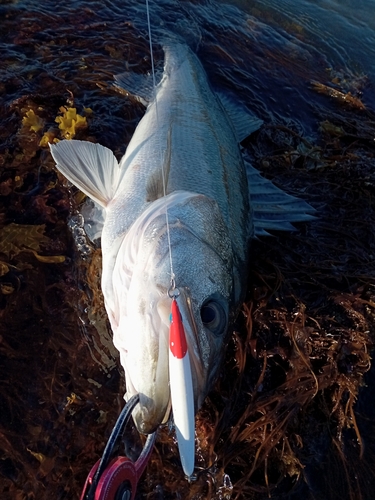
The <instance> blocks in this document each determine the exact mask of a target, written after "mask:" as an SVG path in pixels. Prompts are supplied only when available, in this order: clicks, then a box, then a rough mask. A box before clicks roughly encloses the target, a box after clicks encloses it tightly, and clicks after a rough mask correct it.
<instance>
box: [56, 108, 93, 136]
mask: <svg viewBox="0 0 375 500" xmlns="http://www.w3.org/2000/svg"><path fill="white" fill-rule="evenodd" d="M60 112H61V113H62V116H57V117H56V119H55V122H56V123H58V124H59V129H60V130H61V135H62V136H63V137H64V139H73V137H74V136H75V134H76V129H79V128H86V127H87V121H86V117H85V116H81V115H79V114H77V109H76V108H67V107H65V106H61V108H60Z"/></svg>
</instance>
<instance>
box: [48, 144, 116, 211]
mask: <svg viewBox="0 0 375 500" xmlns="http://www.w3.org/2000/svg"><path fill="white" fill-rule="evenodd" d="M50 149H51V154H52V156H53V159H54V160H55V162H56V167H57V168H58V170H60V172H61V173H62V174H64V175H65V177H66V178H67V179H69V180H70V182H72V183H73V184H74V185H75V186H77V187H78V188H79V189H80V190H81V191H83V192H84V193H85V194H86V195H87V196H89V197H90V198H91V199H93V200H94V201H95V202H96V203H99V205H101V206H102V207H106V206H107V204H108V203H109V202H110V201H111V200H112V198H113V196H114V193H115V191H116V188H117V185H118V181H119V174H120V169H119V164H118V162H117V160H116V158H115V156H114V154H113V153H112V151H111V150H110V149H108V148H106V147H104V146H101V145H100V144H94V143H92V142H87V141H75V140H73V141H68V140H65V141H61V142H58V143H57V144H53V145H52V144H51V145H50Z"/></svg>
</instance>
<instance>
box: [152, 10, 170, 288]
mask: <svg viewBox="0 0 375 500" xmlns="http://www.w3.org/2000/svg"><path fill="white" fill-rule="evenodd" d="M146 12H147V27H148V39H149V44H150V56H151V72H152V88H153V94H154V102H155V113H156V125H157V127H158V129H159V113H158V100H157V98H156V80H155V65H154V53H153V47H152V36H151V22H150V9H149V4H148V0H146ZM159 154H160V163H161V171H162V178H163V196H166V194H167V188H166V184H165V171H164V161H163V154H162V150H161V144H160V143H159ZM165 220H166V225H167V239H168V249H169V265H170V269H171V286H170V288H169V290H168V295H170V291H172V292H173V290H174V289H175V275H174V272H173V262H172V245H171V235H170V231H169V217H168V205H167V204H166V206H165Z"/></svg>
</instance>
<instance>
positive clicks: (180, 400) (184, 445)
mask: <svg viewBox="0 0 375 500" xmlns="http://www.w3.org/2000/svg"><path fill="white" fill-rule="evenodd" d="M170 319H171V325H170V330H169V383H170V390H171V399H172V410H173V419H174V424H175V429H176V436H177V442H178V449H179V452H180V458H181V463H182V468H183V470H184V472H185V474H186V475H187V476H188V477H191V475H192V473H193V470H194V459H195V416H194V394H193V381H192V376H191V367H190V358H189V352H188V346H187V342H186V335H185V330H184V325H183V323H182V317H181V313H180V310H179V307H178V304H177V300H176V298H173V300H172V312H171V317H170Z"/></svg>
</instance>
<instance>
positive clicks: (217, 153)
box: [51, 44, 308, 433]
mask: <svg viewBox="0 0 375 500" xmlns="http://www.w3.org/2000/svg"><path fill="white" fill-rule="evenodd" d="M118 82H119V84H120V85H122V86H127V83H128V82H127V78H126V77H124V76H122V77H119V79H118ZM223 102H224V104H223ZM229 107H230V106H229ZM229 115H230V113H229V114H228V113H227V112H226V109H225V101H222V100H221V99H220V98H219V97H218V96H217V95H216V94H215V93H214V92H213V91H212V90H211V88H210V86H209V84H208V81H207V77H206V74H205V72H204V69H203V67H202V65H201V63H200V62H199V60H198V58H197V57H196V56H195V55H194V54H193V52H192V51H191V50H190V49H189V48H188V47H187V46H185V45H181V44H173V45H168V46H166V47H165V66H164V73H163V77H162V79H161V81H160V83H159V84H158V86H157V88H156V92H155V96H154V97H153V98H152V99H151V100H150V102H149V104H148V107H147V110H146V113H145V115H144V117H143V118H142V120H141V121H140V123H139V124H138V126H137V128H136V130H135V132H134V135H133V137H132V139H131V141H130V143H129V145H128V147H127V150H126V153H125V155H124V157H123V158H122V160H121V161H120V164H118V163H117V160H116V159H115V158H114V156H113V154H112V153H111V151H109V150H108V149H107V148H104V147H102V146H100V145H97V144H92V143H85V142H82V141H63V142H61V143H58V144H57V145H54V146H51V152H52V155H53V157H54V159H55V161H56V164H57V168H59V170H61V172H62V173H63V174H64V175H65V176H66V177H67V178H68V179H70V180H71V181H72V182H73V183H74V184H76V185H77V186H78V187H79V188H80V189H81V190H82V191H84V192H85V193H86V194H87V195H88V196H90V197H91V198H92V199H93V200H94V201H96V202H97V203H99V204H100V205H101V206H102V207H104V209H105V221H104V227H103V232H102V239H101V243H102V252H103V272H102V288H103V294H104V298H105V306H106V310H107V313H108V316H109V319H110V323H111V327H112V330H113V341H114V344H115V346H116V347H117V349H118V350H119V352H120V357H121V364H122V366H123V367H124V370H125V377H126V386H127V393H126V398H128V397H130V396H132V395H133V394H136V393H139V395H140V404H139V405H138V406H137V407H136V410H135V411H134V412H133V417H134V419H135V422H136V424H137V427H138V429H139V430H140V431H142V432H145V433H148V432H152V431H153V430H154V429H155V428H156V427H157V426H158V425H159V424H160V423H161V422H163V421H165V419H166V418H167V417H168V414H169V409H170V391H169V372H168V349H169V344H168V335H169V324H170V319H169V315H170V310H171V298H170V297H169V295H168V290H169V289H170V286H171V278H172V272H173V273H174V277H175V284H176V286H177V288H178V291H179V294H180V296H179V299H178V300H179V306H180V311H181V315H182V319H183V323H184V325H185V331H186V335H187V343H188V349H189V354H190V361H191V366H192V376H193V389H194V399H195V409H196V410H197V409H198V408H199V407H200V406H201V404H202V402H203V400H204V398H205V396H206V394H207V392H208V391H209V390H210V388H211V387H212V384H213V381H214V379H215V377H216V375H217V371H218V368H219V366H220V362H221V359H222V356H223V352H224V346H225V342H226V337H227V335H226V334H227V331H228V325H229V324H230V321H231V318H232V317H233V315H234V314H235V312H236V309H237V308H238V305H239V302H240V300H241V298H242V296H243V292H244V285H245V279H246V268H247V258H248V249H249V240H250V238H251V237H252V236H253V234H254V227H256V225H257V224H258V225H259V222H258V223H256V217H255V218H254V217H253V212H252V209H251V208H250V203H249V192H248V184H247V177H246V171H245V167H244V163H243V160H242V157H241V152H240V148H239V141H240V139H241V137H240V135H241V134H240V133H238V132H237V130H236V127H235V124H234V123H233V121H232V120H231V118H230V116H229ZM232 115H233V114H232ZM250 122H251V120H250V121H249V129H250V130H251V129H252V128H254V123H252V124H251V123H250ZM258 124H259V121H258ZM255 128H256V127H255ZM253 176H254V178H255V179H256V181H257V182H256V183H255V184H256V186H258V185H259V186H260V185H262V186H263V185H264V183H266V184H267V189H266V195H267V196H269V189H268V188H269V186H268V184H269V183H268V181H265V180H261V181H260V180H259V178H258V177H260V176H259V174H258V173H257V172H256V171H255V172H253ZM163 178H164V180H163ZM257 189H258V187H257V188H256V190H257ZM262 189H263V188H262ZM262 189H260V191H262ZM273 189H274V190H276V191H277V194H279V193H282V192H281V191H280V190H277V188H275V187H273ZM271 191H272V190H271ZM260 196H261V195H260ZM280 196H282V195H280ZM276 197H277V196H276ZM293 200H294V202H295V201H296V199H295V198H293ZM257 203H258V205H259V204H260V202H259V200H258V202H257ZM302 203H303V202H302ZM297 205H298V202H297ZM294 206H296V205H294ZM306 207H308V206H307V205H306V204H305V206H304V207H303V208H302V209H301V207H299V210H298V211H299V212H301V210H302V211H303V210H304V209H306ZM268 209H269V207H268ZM268 209H267V210H268ZM275 210H276V209H275V207H273V208H272V207H271V209H270V212H271V213H273V212H274V211H275ZM292 211H293V210H292ZM294 212H296V210H294ZM166 213H167V214H168V215H167V216H166ZM167 217H168V222H169V224H168V227H169V230H168V227H167ZM272 217H273V216H272ZM262 218H264V216H263V215H262ZM287 219H288V218H287ZM288 220H292V219H290V218H289V219H288ZM296 220H300V219H298V217H297V218H296ZM273 224H274V221H273ZM272 227H273V226H272ZM169 244H170V247H171V254H170V252H169ZM170 257H171V261H172V267H173V269H172V268H171V261H170Z"/></svg>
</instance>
